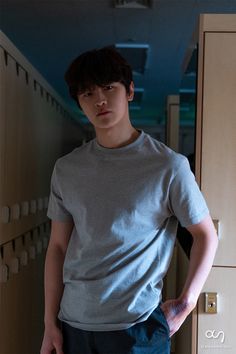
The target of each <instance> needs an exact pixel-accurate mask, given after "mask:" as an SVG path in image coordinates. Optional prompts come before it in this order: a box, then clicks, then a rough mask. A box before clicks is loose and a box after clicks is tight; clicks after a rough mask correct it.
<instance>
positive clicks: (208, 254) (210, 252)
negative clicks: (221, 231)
mask: <svg viewBox="0 0 236 354" xmlns="http://www.w3.org/2000/svg"><path fill="white" fill-rule="evenodd" d="M217 245H218V238H217V235H216V232H215V229H214V226H213V224H212V223H211V221H210V222H209V224H208V233H201V232H200V233H198V234H197V235H195V236H194V238H193V245H192V249H191V253H190V261H189V268H188V274H187V278H186V281H185V284H184V287H183V290H182V292H181V295H180V299H182V300H183V302H185V301H186V303H187V304H189V305H190V306H192V307H195V305H196V302H197V299H198V297H199V295H200V292H201V290H202V288H203V285H204V283H205V282H206V279H207V277H208V275H209V272H210V270H211V267H212V264H213V261H214V257H215V252H216V249H217Z"/></svg>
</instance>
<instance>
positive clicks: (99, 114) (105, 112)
mask: <svg viewBox="0 0 236 354" xmlns="http://www.w3.org/2000/svg"><path fill="white" fill-rule="evenodd" d="M110 112H111V111H102V112H99V113H97V117H98V116H103V115H106V114H108V113H110Z"/></svg>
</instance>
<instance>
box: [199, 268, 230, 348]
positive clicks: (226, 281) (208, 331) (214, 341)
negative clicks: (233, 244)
mask: <svg viewBox="0 0 236 354" xmlns="http://www.w3.org/2000/svg"><path fill="white" fill-rule="evenodd" d="M232 279H234V280H235V279H236V268H227V267H213V268H212V270H211V273H210V276H209V278H208V280H207V282H206V284H205V286H204V289H203V293H202V294H201V296H200V299H199V303H198V351H197V353H198V354H212V353H214V354H223V353H227V354H235V353H236V337H235V318H236V307H235V282H234V281H232ZM204 292H216V293H217V294H218V296H217V307H218V312H217V313H216V314H207V313H205V312H204Z"/></svg>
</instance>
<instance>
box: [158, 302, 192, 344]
mask: <svg viewBox="0 0 236 354" xmlns="http://www.w3.org/2000/svg"><path fill="white" fill-rule="evenodd" d="M195 305H196V304H195V303H190V302H188V301H187V300H184V299H173V300H167V301H165V302H164V303H163V304H162V305H161V309H162V311H163V312H164V315H165V317H166V321H167V323H168V325H169V328H170V337H171V336H173V334H174V333H175V332H177V331H178V329H179V328H180V326H181V325H182V324H183V322H184V321H185V319H186V317H187V316H188V315H189V314H190V312H191V311H192V310H193V309H194V307H195Z"/></svg>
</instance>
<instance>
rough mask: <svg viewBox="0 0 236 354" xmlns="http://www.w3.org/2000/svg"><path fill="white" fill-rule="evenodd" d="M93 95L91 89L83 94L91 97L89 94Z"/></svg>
mask: <svg viewBox="0 0 236 354" xmlns="http://www.w3.org/2000/svg"><path fill="white" fill-rule="evenodd" d="M91 95H92V92H90V91H87V92H84V93H83V94H82V96H83V97H89V96H91Z"/></svg>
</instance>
